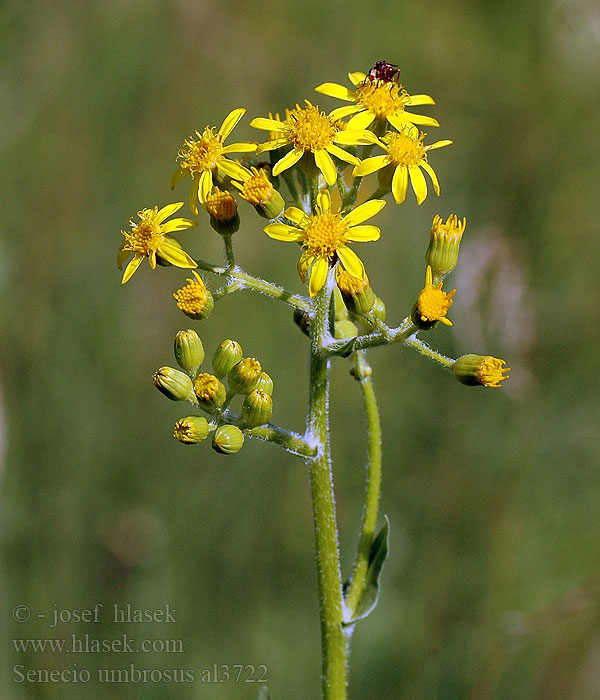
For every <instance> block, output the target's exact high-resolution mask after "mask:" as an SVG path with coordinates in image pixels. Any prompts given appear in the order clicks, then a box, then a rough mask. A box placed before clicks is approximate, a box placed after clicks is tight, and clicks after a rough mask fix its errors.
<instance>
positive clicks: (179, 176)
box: [171, 168, 190, 189]
mask: <svg viewBox="0 0 600 700" xmlns="http://www.w3.org/2000/svg"><path fill="white" fill-rule="evenodd" d="M189 174H190V171H189V170H188V169H187V168H177V170H176V171H175V172H174V173H173V176H172V177H171V189H173V188H174V187H175V185H176V184H177V183H178V182H181V180H183V179H184V178H185V177H187V176H188V175H189Z"/></svg>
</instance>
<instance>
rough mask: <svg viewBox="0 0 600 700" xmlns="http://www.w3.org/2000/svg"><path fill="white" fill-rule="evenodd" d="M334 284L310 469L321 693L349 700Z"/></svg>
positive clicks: (316, 370) (319, 316)
mask: <svg viewBox="0 0 600 700" xmlns="http://www.w3.org/2000/svg"><path fill="white" fill-rule="evenodd" d="M331 284H332V275H331V274H330V275H329V279H328V282H327V283H326V284H325V286H324V287H323V289H321V291H320V292H319V294H318V296H317V298H316V313H315V317H314V319H313V323H312V324H311V349H310V388H309V402H308V417H307V435H309V436H310V437H311V438H312V439H313V440H314V441H315V443H316V445H317V454H316V456H315V457H314V458H313V459H312V460H310V461H309V462H308V467H309V476H310V490H311V497H312V506H313V521H314V528H315V546H316V555H317V578H318V586H319V613H320V618H321V647H322V654H323V659H322V677H321V680H322V697H323V700H345V698H346V655H347V639H346V633H345V631H344V629H343V627H342V623H343V620H344V614H343V603H342V579H341V569H340V555H339V546H338V533H337V524H336V519H335V502H334V493H333V479H332V472H331V461H330V454H329V410H328V409H329V406H328V403H329V362H330V361H329V359H328V358H327V357H325V356H324V355H323V353H322V352H321V350H320V346H321V343H322V340H323V337H324V335H325V334H326V332H327V323H328V316H329V301H330V298H331V291H332V287H331Z"/></svg>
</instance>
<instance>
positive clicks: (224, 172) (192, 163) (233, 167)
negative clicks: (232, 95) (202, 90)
mask: <svg viewBox="0 0 600 700" xmlns="http://www.w3.org/2000/svg"><path fill="white" fill-rule="evenodd" d="M245 113H246V110H245V109H243V108H241V109H234V110H233V111H232V112H230V113H229V114H228V115H227V116H226V117H225V120H224V121H223V123H222V124H221V127H220V128H219V130H218V132H217V133H216V134H215V132H214V129H213V128H211V127H208V126H207V127H205V129H204V131H203V132H202V133H200V132H199V131H196V136H197V139H194V137H193V136H190V138H189V140H187V141H185V142H184V144H183V147H182V148H181V149H180V150H179V153H178V154H177V157H178V158H179V159H180V160H181V164H180V166H179V168H178V169H177V170H176V171H175V172H174V173H173V177H172V179H171V189H173V187H175V185H176V184H177V183H178V182H179V181H180V180H182V179H183V178H184V177H186V176H187V175H191V177H192V189H191V190H190V209H191V210H192V212H193V214H194V215H195V216H198V202H197V200H198V199H200V201H201V202H202V204H204V203H205V202H206V198H207V197H208V195H209V193H210V190H211V188H212V185H213V175H217V176H219V177H236V178H238V179H239V178H240V177H241V173H242V171H243V167H242V166H241V165H240V164H239V163H235V162H234V161H232V160H229V159H228V158H226V157H225V156H226V155H228V154H229V153H254V152H255V150H256V144H255V143H245V142H241V143H232V144H230V145H229V146H224V145H223V142H224V141H225V139H226V138H227V137H228V136H229V134H230V133H231V132H232V131H233V129H234V127H235V125H236V124H237V123H238V122H239V120H240V119H241V118H242V117H243V116H244V114H245Z"/></svg>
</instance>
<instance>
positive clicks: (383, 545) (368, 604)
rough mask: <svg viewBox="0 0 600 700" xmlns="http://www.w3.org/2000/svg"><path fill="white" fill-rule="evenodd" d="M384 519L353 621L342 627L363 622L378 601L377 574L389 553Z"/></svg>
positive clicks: (386, 518) (372, 550) (387, 521)
mask: <svg viewBox="0 0 600 700" xmlns="http://www.w3.org/2000/svg"><path fill="white" fill-rule="evenodd" d="M384 518H385V523H384V524H383V526H382V527H381V530H379V532H378V533H377V535H376V537H375V539H374V540H373V544H372V545H371V552H370V554H369V567H368V569H367V576H366V580H365V586H364V588H363V591H362V593H361V596H360V598H359V600H358V604H357V606H356V610H355V611H354V619H353V620H351V621H350V622H346V623H345V625H344V626H348V625H353V624H354V623H355V622H357V621H358V620H364V619H365V617H367V615H370V614H371V613H372V612H373V610H375V607H376V606H377V602H378V600H379V574H380V573H381V568H382V567H383V562H384V561H385V558H386V557H387V555H388V551H389V550H388V534H389V530H390V521H389V520H388V517H387V515H385V516H384Z"/></svg>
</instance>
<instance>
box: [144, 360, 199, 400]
mask: <svg viewBox="0 0 600 700" xmlns="http://www.w3.org/2000/svg"><path fill="white" fill-rule="evenodd" d="M152 379H153V381H154V386H155V387H156V388H157V389H158V390H159V391H161V392H162V393H163V394H164V395H165V396H166V397H167V398H168V399H171V401H193V400H194V387H193V385H192V380H191V379H190V378H189V376H188V375H187V374H185V373H184V372H180V371H179V370H178V369H173V367H161V368H160V369H159V370H157V371H156V372H155V373H154V376H153V377H152Z"/></svg>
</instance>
